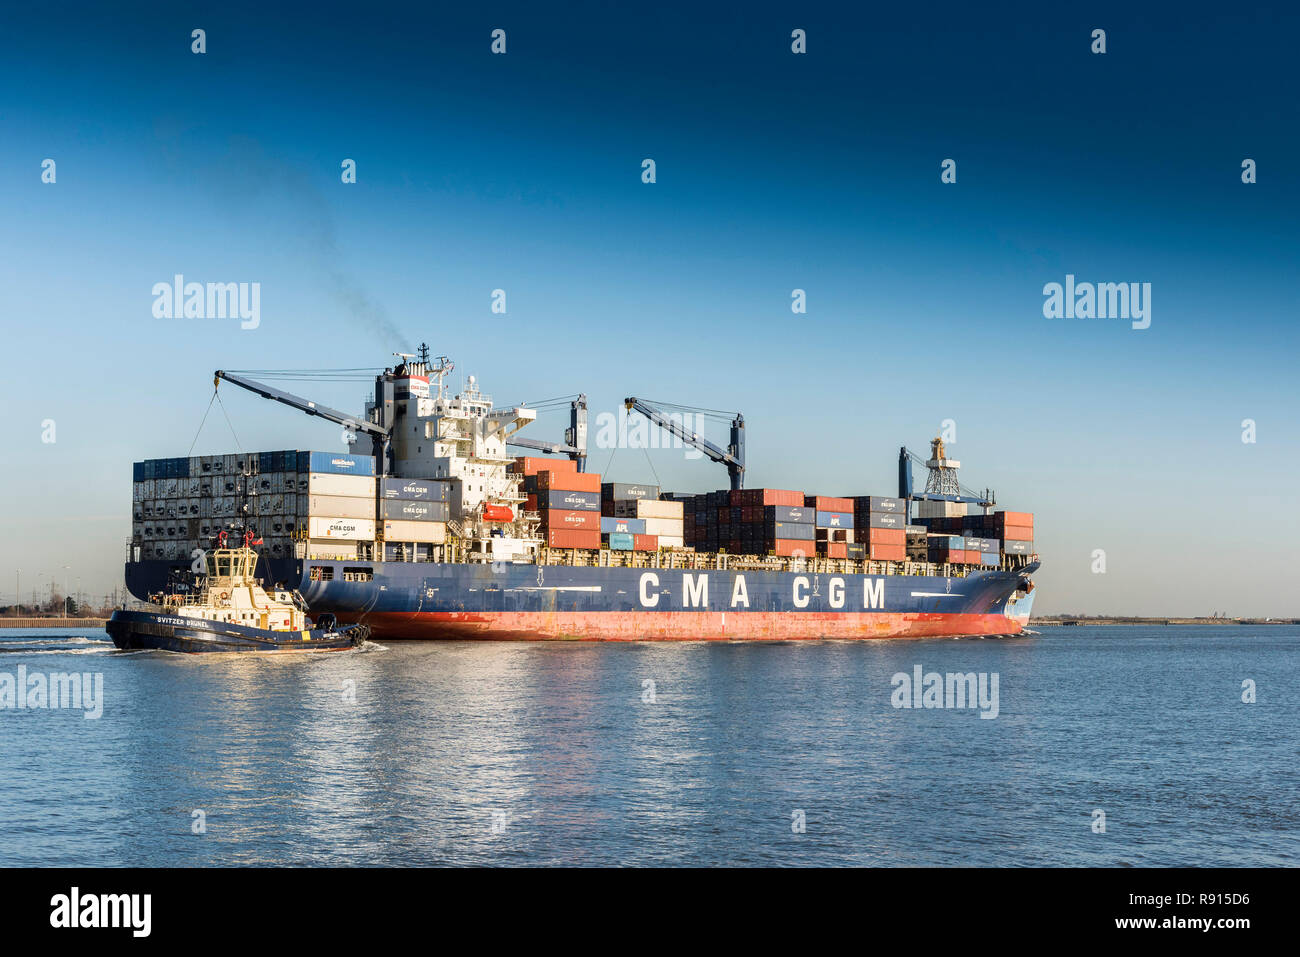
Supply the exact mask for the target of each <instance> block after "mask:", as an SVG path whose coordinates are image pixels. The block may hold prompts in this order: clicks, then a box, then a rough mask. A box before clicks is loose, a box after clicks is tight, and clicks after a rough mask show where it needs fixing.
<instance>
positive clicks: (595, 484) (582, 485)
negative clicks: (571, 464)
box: [537, 469, 600, 493]
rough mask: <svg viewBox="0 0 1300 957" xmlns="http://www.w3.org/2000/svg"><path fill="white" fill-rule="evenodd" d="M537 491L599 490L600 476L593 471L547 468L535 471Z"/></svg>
mask: <svg viewBox="0 0 1300 957" xmlns="http://www.w3.org/2000/svg"><path fill="white" fill-rule="evenodd" d="M537 488H538V490H539V491H542V490H546V491H556V492H597V493H599V492H600V476H599V475H597V474H596V473H595V472H556V471H555V470H553V469H552V470H549V471H545V472H538V473H537Z"/></svg>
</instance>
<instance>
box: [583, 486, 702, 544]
mask: <svg viewBox="0 0 1300 957" xmlns="http://www.w3.org/2000/svg"><path fill="white" fill-rule="evenodd" d="M658 498H659V486H657V485H638V484H633V483H630V482H605V483H603V484H602V485H601V486H600V514H601V519H600V540H601V544H602V545H606V546H608V547H609V548H611V549H614V550H615V551H626V552H631V551H637V552H653V551H655V550H656V549H658V548H659V536H658V533H651V532H650V531H649V526H650V524H651V523H652V522H654V521H657V520H653V519H650V518H648V517H643V516H642V515H640V514H628V512H635V511H637V509H636V503H637V502H641V501H649V502H655V501H657V500H658ZM629 503H630V504H629ZM683 508H685V506H684V505H683ZM620 513H622V514H620ZM683 535H684V532H683ZM683 541H684V539H683Z"/></svg>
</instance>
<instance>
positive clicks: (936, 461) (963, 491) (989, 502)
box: [898, 437, 997, 514]
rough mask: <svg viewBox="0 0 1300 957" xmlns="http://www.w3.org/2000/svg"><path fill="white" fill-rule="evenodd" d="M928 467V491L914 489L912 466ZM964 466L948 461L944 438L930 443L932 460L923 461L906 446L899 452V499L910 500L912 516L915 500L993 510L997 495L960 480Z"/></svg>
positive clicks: (926, 485)
mask: <svg viewBox="0 0 1300 957" xmlns="http://www.w3.org/2000/svg"><path fill="white" fill-rule="evenodd" d="M914 462H915V463H916V464H917V465H924V466H925V467H926V468H927V469H929V474H928V475H927V476H926V480H925V491H924V492H915V491H913V490H912V463H914ZM959 468H961V463H960V462H958V461H957V460H956V459H950V458H948V455H947V453H946V452H945V451H944V447H943V439H942V438H938V437H936V438H933V439H931V440H930V457H929V458H928V459H923V458H921V456H919V455H917V454H916V453H915V452H911V451H909V450H908V448H907V446H903V447H902V448H900V449H899V450H898V497H899V498H901V499H906V500H907V506H908V510H909V511H908V514H911V511H910V510H911V505H912V500H913V499H916V500H918V501H927V502H966V503H969V504H973V505H978V506H979V507H980V508H992V507H993V506H994V505H996V504H997V496H996V495H995V494H994V493H993V491H992V489H985V490H984V491H983V492H982V493H980V492H976V491H973V490H972V489H968V488H966V487H965V486H963V485H962V484H961V483H960V482H958V481H957V470H958V469H959Z"/></svg>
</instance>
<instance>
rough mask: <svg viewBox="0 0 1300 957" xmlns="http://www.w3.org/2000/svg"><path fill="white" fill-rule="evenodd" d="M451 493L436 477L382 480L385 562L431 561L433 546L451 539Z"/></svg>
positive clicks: (380, 516) (381, 507) (381, 508)
mask: <svg viewBox="0 0 1300 957" xmlns="http://www.w3.org/2000/svg"><path fill="white" fill-rule="evenodd" d="M450 498H451V495H450V489H449V488H448V486H447V483H446V482H443V481H436V480H434V479H404V478H385V479H380V480H379V520H380V521H381V522H382V523H383V531H384V561H386V562H403V561H405V562H411V561H431V560H432V559H433V554H434V553H433V547H434V546H435V545H441V544H442V543H443V542H445V541H446V540H447V520H448V519H449V518H450V511H451V505H450V504H449V501H450Z"/></svg>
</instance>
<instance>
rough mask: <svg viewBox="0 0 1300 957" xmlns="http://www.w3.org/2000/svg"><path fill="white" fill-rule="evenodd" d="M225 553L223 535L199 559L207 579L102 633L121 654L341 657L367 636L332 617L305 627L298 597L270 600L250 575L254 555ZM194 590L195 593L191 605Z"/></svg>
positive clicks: (246, 550)
mask: <svg viewBox="0 0 1300 957" xmlns="http://www.w3.org/2000/svg"><path fill="white" fill-rule="evenodd" d="M252 544H253V542H252V537H251V535H250V534H249V533H245V535H244V542H243V545H242V546H241V547H239V548H227V547H225V546H226V533H225V532H224V531H223V532H222V533H221V534H220V535H219V536H218V544H217V547H216V548H214V549H210V550H209V551H208V553H207V556H206V560H205V561H206V574H205V575H203V576H202V579H201V580H199V581H198V582H196V583H194V584H190V583H177V582H172V583H169V586H170V587H168V589H167V590H166V591H165V592H163V593H160V594H157V595H151V596H150V599H151V600H152V601H153V602H154V603H155V604H156V605H158V606H160V607H161V609H162V611H161V613H156V612H141V611H121V610H119V611H115V612H113V617H112V618H111V619H109V622H108V624H107V626H106V630H107V631H108V634H109V637H110V638H112V639H113V644H115V645H117V647H118V648H122V649H133V650H134V649H154V650H162V651H184V652H199V651H263V652H265V651H273V652H274V651H344V650H346V649H348V648H355V647H357V646H358V645H360V644H362V643H363V642H364V641H365V640H366V639H367V638H368V637H369V636H370V628H369V627H368V626H366V625H361V624H355V625H341V626H340V625H339V624H338V623H337V622H336V620H335V618H334V616H333V615H331V614H324V615H321V616H320V618H319V620H318V621H316V622H314V623H313V622H312V620H311V619H310V618H308V617H307V607H306V604H305V602H304V601H303V599H302V596H301V595H299V594H298V593H297V592H292V591H284V590H282V589H276V590H275V595H274V597H272V596H271V595H268V594H267V593H266V590H265V589H264V588H263V587H262V584H261V582H260V581H258V579H257V578H256V577H255V575H254V570H255V569H256V568H257V552H256V551H254V550H253V548H252V547H251V546H252ZM195 590H197V592H198V597H197V599H196V598H194V594H195Z"/></svg>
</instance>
